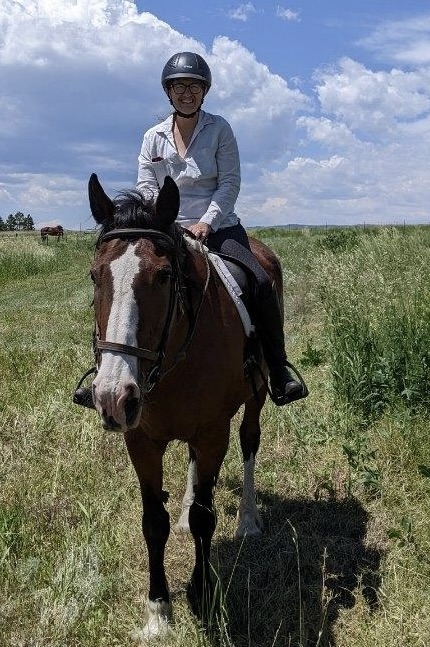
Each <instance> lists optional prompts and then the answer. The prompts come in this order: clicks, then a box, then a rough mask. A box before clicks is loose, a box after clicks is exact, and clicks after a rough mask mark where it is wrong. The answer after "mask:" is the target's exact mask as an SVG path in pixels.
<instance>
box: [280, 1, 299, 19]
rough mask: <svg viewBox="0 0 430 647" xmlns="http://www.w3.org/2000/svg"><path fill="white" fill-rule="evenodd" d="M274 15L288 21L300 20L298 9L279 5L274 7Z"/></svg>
mask: <svg viewBox="0 0 430 647" xmlns="http://www.w3.org/2000/svg"><path fill="white" fill-rule="evenodd" d="M276 15H277V16H278V18H282V19H283V20H287V21H288V22H300V14H299V12H298V11H293V10H292V9H287V8H284V7H280V6H279V5H278V6H277V8H276Z"/></svg>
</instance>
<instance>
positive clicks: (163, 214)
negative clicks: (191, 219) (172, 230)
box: [155, 175, 179, 228]
mask: <svg viewBox="0 0 430 647" xmlns="http://www.w3.org/2000/svg"><path fill="white" fill-rule="evenodd" d="M178 213H179V189H178V187H177V186H176V182H175V181H174V180H172V178H171V177H170V175H166V177H165V178H164V184H163V186H162V187H161V189H160V193H159V194H158V196H157V200H156V202H155V214H156V217H157V224H158V225H159V226H160V227H162V228H167V227H169V226H170V225H171V224H172V223H173V222H174V221H175V220H176V217H177V215H178Z"/></svg>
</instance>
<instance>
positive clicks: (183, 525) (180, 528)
mask: <svg viewBox="0 0 430 647" xmlns="http://www.w3.org/2000/svg"><path fill="white" fill-rule="evenodd" d="M173 531H174V532H175V533H177V534H178V535H180V534H182V535H185V534H188V533H189V532H190V524H189V521H188V510H187V512H186V514H181V516H180V517H179V519H178V521H177V523H175V525H174V526H173Z"/></svg>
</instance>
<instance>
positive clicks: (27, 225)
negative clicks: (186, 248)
mask: <svg viewBox="0 0 430 647" xmlns="http://www.w3.org/2000/svg"><path fill="white" fill-rule="evenodd" d="M23 229H25V231H34V222H33V218H32V217H31V216H30V214H27V215H26V216H25V218H24V226H23Z"/></svg>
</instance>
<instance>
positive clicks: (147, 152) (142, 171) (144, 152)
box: [136, 133, 160, 199]
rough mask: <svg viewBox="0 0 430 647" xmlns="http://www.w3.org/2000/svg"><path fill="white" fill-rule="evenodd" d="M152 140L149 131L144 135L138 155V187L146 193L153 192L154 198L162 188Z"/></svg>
mask: <svg viewBox="0 0 430 647" xmlns="http://www.w3.org/2000/svg"><path fill="white" fill-rule="evenodd" d="M151 148H152V146H151V142H150V137H149V135H148V133H145V135H144V137H143V142H142V147H141V150H140V154H139V157H138V163H139V164H138V171H137V183H136V188H137V189H138V191H141V192H142V193H145V194H152V195H153V197H154V199H155V198H156V197H157V195H158V192H159V190H160V186H159V184H158V180H157V176H156V174H155V170H154V164H153V159H152V152H151Z"/></svg>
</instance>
